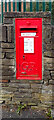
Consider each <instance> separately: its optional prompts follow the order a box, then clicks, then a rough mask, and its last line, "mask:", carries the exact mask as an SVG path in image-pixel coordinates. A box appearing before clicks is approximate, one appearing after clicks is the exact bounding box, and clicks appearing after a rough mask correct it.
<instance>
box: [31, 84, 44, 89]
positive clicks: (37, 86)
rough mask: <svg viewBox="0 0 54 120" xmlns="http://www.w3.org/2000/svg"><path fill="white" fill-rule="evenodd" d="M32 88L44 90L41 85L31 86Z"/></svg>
mask: <svg viewBox="0 0 54 120" xmlns="http://www.w3.org/2000/svg"><path fill="white" fill-rule="evenodd" d="M31 88H33V89H37V88H42V85H41V84H31Z"/></svg>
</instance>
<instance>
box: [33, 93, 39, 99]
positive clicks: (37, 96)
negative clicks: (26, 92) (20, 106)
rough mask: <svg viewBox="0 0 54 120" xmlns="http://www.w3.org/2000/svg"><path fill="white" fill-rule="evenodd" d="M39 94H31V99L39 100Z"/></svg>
mask: <svg viewBox="0 0 54 120" xmlns="http://www.w3.org/2000/svg"><path fill="white" fill-rule="evenodd" d="M40 96H41V94H40V93H32V98H37V99H40Z"/></svg>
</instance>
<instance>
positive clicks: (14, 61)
mask: <svg viewBox="0 0 54 120" xmlns="http://www.w3.org/2000/svg"><path fill="white" fill-rule="evenodd" d="M13 27H14V66H15V78H16V54H15V49H16V47H15V44H16V42H15V18H14V19H13Z"/></svg>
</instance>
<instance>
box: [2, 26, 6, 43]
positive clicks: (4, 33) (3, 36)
mask: <svg viewBox="0 0 54 120" xmlns="http://www.w3.org/2000/svg"><path fill="white" fill-rule="evenodd" d="M6 38H7V27H6V26H4V25H2V41H4V42H6Z"/></svg>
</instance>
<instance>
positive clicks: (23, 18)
mask: <svg viewBox="0 0 54 120" xmlns="http://www.w3.org/2000/svg"><path fill="white" fill-rule="evenodd" d="M27 19H28V20H32V19H33V20H40V19H42V18H15V20H27Z"/></svg>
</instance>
